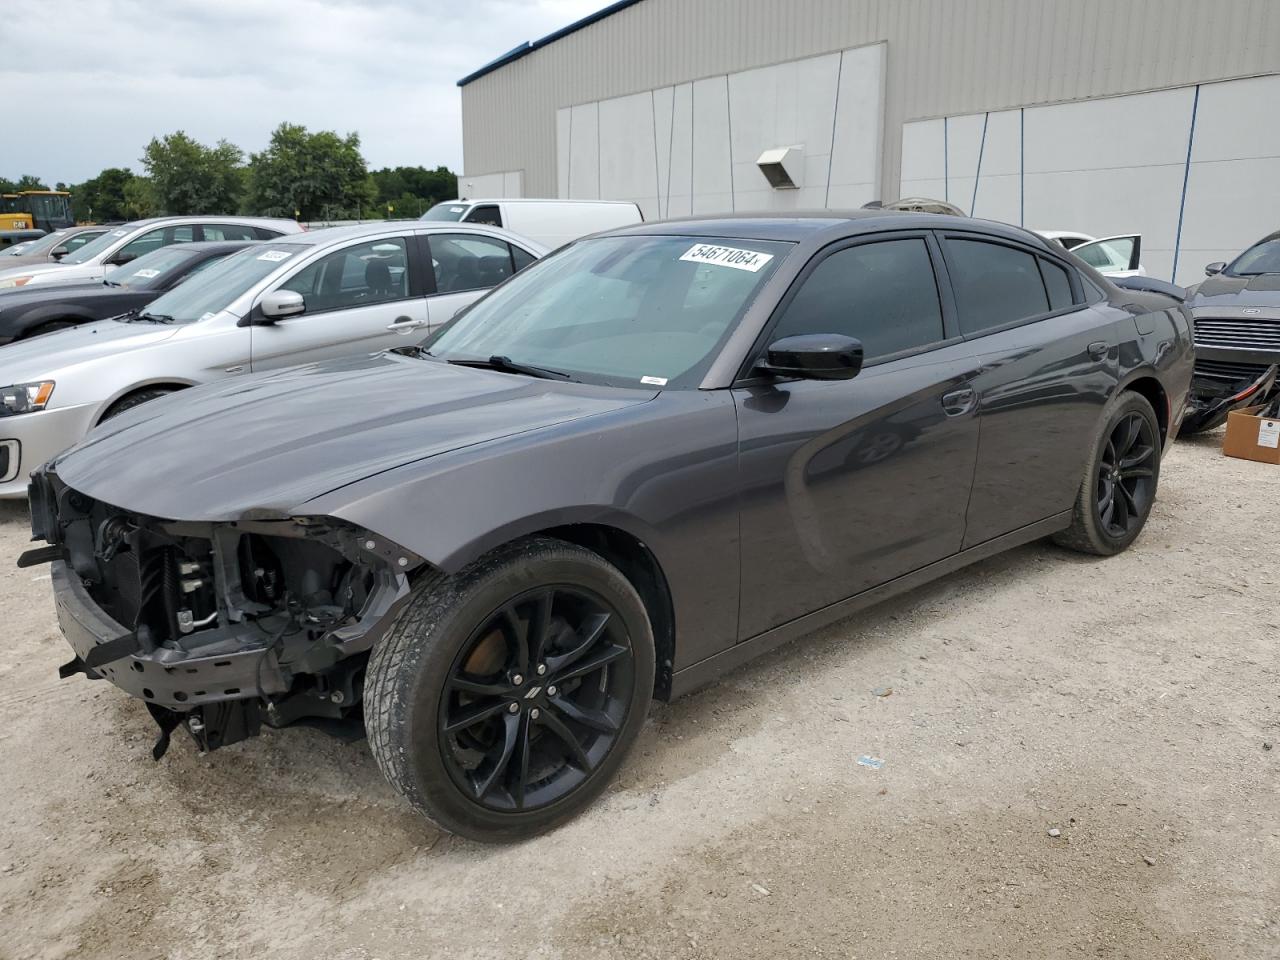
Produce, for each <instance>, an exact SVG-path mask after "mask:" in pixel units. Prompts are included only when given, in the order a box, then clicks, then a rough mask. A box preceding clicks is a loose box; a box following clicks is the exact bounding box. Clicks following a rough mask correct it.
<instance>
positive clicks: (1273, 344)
mask: <svg viewBox="0 0 1280 960" xmlns="http://www.w3.org/2000/svg"><path fill="white" fill-rule="evenodd" d="M1205 273H1206V274H1207V275H1208V279H1207V280H1204V281H1202V282H1201V283H1200V284H1199V285H1198V286H1194V287H1192V288H1191V289H1190V290H1188V291H1187V306H1188V307H1190V309H1191V312H1192V315H1193V316H1194V318H1195V331H1196V332H1195V340H1196V368H1195V377H1194V379H1193V380H1192V383H1191V393H1192V397H1191V410H1190V411H1189V412H1188V416H1187V432H1192V431H1195V432H1199V431H1201V430H1211V429H1213V428H1214V427H1218V426H1221V425H1222V424H1223V423H1225V422H1226V420H1227V414H1228V413H1230V411H1231V410H1233V409H1239V408H1241V407H1246V406H1250V405H1253V404H1258V403H1262V402H1264V401H1265V400H1266V399H1267V392H1268V389H1269V386H1268V385H1269V383H1270V381H1269V378H1268V371H1269V370H1270V368H1271V367H1272V365H1273V364H1280V231H1277V232H1275V233H1272V234H1269V235H1267V236H1265V237H1263V238H1262V239H1261V240H1259V241H1258V242H1257V243H1255V244H1254V245H1253V246H1251V247H1249V249H1247V250H1245V251H1244V252H1243V253H1242V254H1240V255H1239V256H1238V257H1236V258H1235V259H1234V260H1232V261H1231V262H1230V263H1221V262H1219V263H1211V264H1209V265H1208V266H1207V267H1205ZM1270 388H1271V389H1274V385H1271V387H1270Z"/></svg>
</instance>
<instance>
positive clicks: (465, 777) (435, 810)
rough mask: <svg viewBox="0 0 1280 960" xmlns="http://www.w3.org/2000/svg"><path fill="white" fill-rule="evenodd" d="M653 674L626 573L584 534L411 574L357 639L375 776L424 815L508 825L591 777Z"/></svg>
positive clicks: (644, 627) (589, 797) (578, 796)
mask: <svg viewBox="0 0 1280 960" xmlns="http://www.w3.org/2000/svg"><path fill="white" fill-rule="evenodd" d="M653 680H654V645H653V631H652V628H651V627H650V623H649V616H648V613H647V611H646V610H645V607H644V603H643V601H641V599H640V596H639V594H637V593H636V591H635V588H634V587H633V586H632V585H631V583H630V582H629V581H628V580H627V579H626V577H624V576H623V575H622V573H620V572H619V571H618V570H617V568H615V567H614V566H613V565H612V564H610V563H609V562H607V561H606V560H605V559H604V558H603V557H601V556H599V555H598V554H596V553H593V552H592V551H590V550H587V549H585V548H583V547H579V546H577V545H575V544H571V543H566V542H564V541H561V540H554V539H551V538H548V537H534V538H530V539H526V540H519V541H516V542H514V543H510V544H507V545H505V546H503V547H499V548H498V549H496V550H494V551H493V552H492V553H490V554H488V555H486V556H485V557H483V558H481V559H480V560H478V561H476V562H475V563H473V564H471V565H470V566H469V567H467V568H465V569H464V570H462V571H461V572H459V573H458V574H457V575H455V576H452V577H450V576H446V575H444V574H442V573H433V574H431V575H429V576H427V577H425V578H424V579H422V580H420V581H419V582H418V583H417V584H416V585H415V587H414V589H413V597H412V598H411V599H410V600H409V602H408V604H407V605H406V606H405V608H404V610H403V611H402V612H401V613H400V615H399V616H398V618H397V619H396V622H395V623H394V624H393V625H392V627H391V629H390V630H389V631H388V633H387V635H386V636H385V637H384V638H383V639H382V641H381V642H380V643H379V644H378V645H377V646H376V647H375V648H374V650H373V653H372V654H371V655H370V658H369V668H368V672H367V674H366V679H365V687H364V697H365V728H366V731H367V733H368V737H369V746H370V749H371V750H372V751H373V756H374V759H375V760H376V761H377V763H378V766H379V768H381V770H382V772H383V774H384V775H385V776H386V778H387V780H388V781H389V782H390V783H391V785H392V786H393V787H395V789H396V790H397V791H399V792H400V793H401V794H402V795H403V796H404V797H405V798H406V799H407V800H408V801H409V803H410V804H412V805H413V807H414V808H415V809H416V810H418V812H420V813H421V814H423V815H424V816H425V817H426V818H427V819H429V820H431V821H432V822H433V823H435V824H436V825H438V826H439V827H441V828H443V829H445V830H448V831H450V832H452V833H457V834H461V835H463V836H465V837H470V838H472V839H474V840H481V841H485V842H502V841H511V840H521V839H525V838H527V837H531V836H534V835H536V834H539V833H542V832H544V831H546V830H550V829H552V828H553V827H556V826H559V825H560V824H562V823H564V822H565V821H567V820H569V819H571V818H572V817H574V816H576V815H577V814H578V813H579V812H581V811H582V810H583V809H584V808H585V807H586V806H587V805H588V804H590V803H591V802H592V801H593V800H594V799H595V798H596V797H597V796H598V795H599V794H600V792H601V791H602V790H604V788H605V787H606V786H607V785H608V783H609V781H610V780H611V779H612V778H613V776H614V774H615V773H616V772H617V770H618V767H619V766H621V764H622V762H623V760H624V759H625V757H626V754H627V752H628V751H629V750H630V748H631V747H632V745H633V744H634V743H635V740H636V737H637V735H638V734H639V732H640V728H641V726H642V725H643V723H644V719H645V714H646V712H647V710H648V706H649V701H650V699H651V697H652V693H653Z"/></svg>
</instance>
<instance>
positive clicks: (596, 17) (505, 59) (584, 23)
mask: <svg viewBox="0 0 1280 960" xmlns="http://www.w3.org/2000/svg"><path fill="white" fill-rule="evenodd" d="M639 2H640V0H616V2H614V3H611V4H609V5H608V6H607V7H605V8H604V9H602V10H597V11H596V12H595V13H592V14H589V15H588V16H585V17H583V18H582V19H581V20H575V21H574V22H573V23H571V24H569V25H568V26H567V27H561V28H560V29H559V30H557V31H556V32H555V33H549V34H547V35H546V36H545V37H543V38H542V39H541V40H526V41H525V42H524V43H522V44H520V45H519V46H518V47H514V48H513V49H511V50H508V51H507V52H506V53H504V54H503V55H502V56H500V57H498V58H497V59H496V60H490V61H489V62H488V63H486V64H485V65H484V66H483V67H481V68H480V69H479V70H476V71H475V72H473V73H469V74H467V75H466V76H465V77H463V78H462V79H461V80H459V81H458V86H460V87H465V86H466V85H467V84H469V83H471V82H472V81H473V80H479V79H480V78H481V77H483V76H484V75H485V74H488V73H493V72H494V71H495V70H498V69H501V68H502V67H505V66H506V65H507V64H508V63H514V62H515V61H516V60H519V59H520V58H521V57H527V56H528V55H529V54H531V53H533V51H535V50H541V49H542V48H543V47H545V46H548V45H550V44H553V43H555V42H556V41H557V40H560V39H561V38H563V37H567V36H568V35H569V34H571V33H577V32H578V31H579V30H581V29H583V28H584V27H589V26H591V24H593V23H597V22H599V21H601V20H603V19H604V18H605V17H611V16H613V15H614V14H615V13H617V12H618V11H619V10H625V9H626V8H627V7H631V6H634V5H635V4H637V3H639Z"/></svg>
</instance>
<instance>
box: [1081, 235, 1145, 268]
mask: <svg viewBox="0 0 1280 960" xmlns="http://www.w3.org/2000/svg"><path fill="white" fill-rule="evenodd" d="M1071 252H1072V253H1074V254H1075V255H1076V256H1077V257H1079V258H1080V259H1081V260H1083V261H1084V262H1085V263H1087V264H1088V265H1089V266H1091V267H1093V268H1094V269H1095V270H1097V271H1098V272H1099V273H1101V274H1105V275H1106V276H1108V277H1142V276H1146V273H1147V271H1146V268H1144V267H1143V266H1142V235H1141V234H1138V233H1131V234H1126V235H1124V236H1116V237H1103V238H1102V239H1101V240H1090V241H1089V242H1088V243H1081V244H1079V245H1077V246H1074V247H1072V248H1071Z"/></svg>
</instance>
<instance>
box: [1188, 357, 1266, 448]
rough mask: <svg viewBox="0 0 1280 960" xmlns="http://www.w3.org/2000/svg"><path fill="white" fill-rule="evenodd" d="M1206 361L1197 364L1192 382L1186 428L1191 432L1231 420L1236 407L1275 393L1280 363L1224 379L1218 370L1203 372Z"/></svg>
mask: <svg viewBox="0 0 1280 960" xmlns="http://www.w3.org/2000/svg"><path fill="white" fill-rule="evenodd" d="M1202 367H1203V364H1197V366H1196V375H1195V376H1194V377H1193V379H1192V382H1191V397H1190V399H1189V402H1188V405H1187V412H1186V415H1185V416H1184V417H1183V418H1182V429H1183V430H1185V431H1186V432H1188V433H1198V432H1200V431H1203V430H1212V429H1213V428H1214V427H1219V426H1222V424H1224V423H1226V422H1227V415H1228V414H1229V413H1231V411H1232V410H1243V409H1244V408H1245V407H1252V406H1256V405H1257V404H1261V403H1266V402H1267V401H1268V400H1269V399H1271V398H1272V397H1273V396H1274V395H1275V390H1276V377H1277V374H1278V373H1280V364H1275V363H1273V364H1271V366H1269V367H1266V368H1265V369H1263V371H1262V372H1261V374H1258V373H1257V371H1255V370H1250V371H1249V372H1248V373H1247V374H1245V375H1244V376H1237V377H1235V378H1234V379H1231V378H1226V379H1224V378H1223V377H1222V375H1221V374H1219V373H1217V372H1216V369H1215V371H1214V372H1213V374H1212V375H1207V374H1205V373H1203V372H1202Z"/></svg>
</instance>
